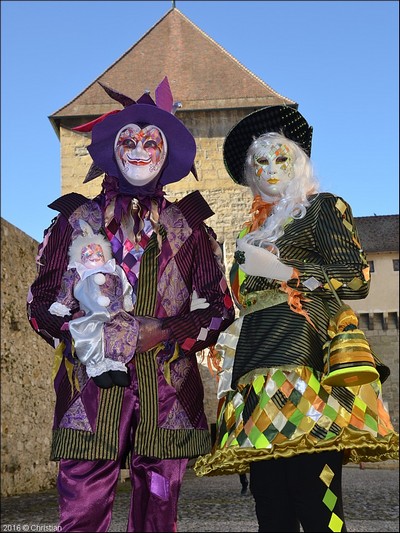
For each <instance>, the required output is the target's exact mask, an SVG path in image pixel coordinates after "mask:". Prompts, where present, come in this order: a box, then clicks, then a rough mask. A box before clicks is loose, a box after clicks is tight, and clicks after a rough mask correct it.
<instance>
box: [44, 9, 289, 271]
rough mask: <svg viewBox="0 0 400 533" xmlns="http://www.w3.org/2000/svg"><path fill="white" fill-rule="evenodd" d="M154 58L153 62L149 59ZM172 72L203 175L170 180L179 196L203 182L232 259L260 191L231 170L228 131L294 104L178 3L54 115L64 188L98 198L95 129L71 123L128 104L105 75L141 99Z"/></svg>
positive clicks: (227, 258) (169, 189) (172, 82)
mask: <svg viewBox="0 0 400 533" xmlns="http://www.w3.org/2000/svg"><path fill="white" fill-rule="evenodd" d="M148 57H151V58H152V60H151V61H148V60H147V58H148ZM164 76H168V80H169V83H170V85H171V89H172V94H173V96H174V98H175V99H176V100H178V101H179V102H181V104H182V108H181V109H180V110H178V111H177V114H176V116H177V117H178V118H179V119H180V120H182V122H183V123H184V124H185V126H186V127H187V128H188V129H189V130H190V131H191V133H192V134H193V136H194V137H195V139H196V144H197V157H196V168H197V173H198V177H199V180H198V181H196V180H195V178H194V177H193V176H192V175H190V176H188V177H187V178H185V179H184V180H181V181H180V182H178V183H176V184H173V185H170V186H168V187H167V188H166V189H165V190H166V191H167V194H168V198H169V199H170V200H175V199H179V198H181V197H182V196H184V195H185V194H187V193H188V192H191V191H192V190H193V189H199V190H200V191H201V193H202V194H203V196H204V197H205V199H206V200H207V202H208V203H209V204H210V206H211V208H212V209H213V211H214V212H215V215H214V216H213V217H212V218H211V219H209V220H208V221H207V223H208V224H209V225H211V226H212V227H213V228H214V230H215V231H216V233H217V237H218V240H219V242H220V243H221V244H222V245H223V249H224V254H225V264H226V265H227V266H228V265H230V264H231V261H232V255H233V243H234V238H235V236H236V234H237V232H238V230H239V229H240V227H241V225H242V224H243V222H244V220H245V217H246V213H247V212H248V210H249V208H250V205H251V200H252V196H251V195H250V194H249V192H248V189H247V188H246V187H242V186H240V185H236V184H235V183H234V182H233V181H232V180H231V179H230V177H229V176H228V174H227V172H226V170H225V167H224V163H223V158H222V145H223V141H224V138H225V136H226V134H227V133H228V131H229V130H230V129H231V127H232V126H234V125H235V124H236V123H237V122H238V121H239V120H240V119H241V118H242V117H244V116H246V115H247V114H249V113H251V112H252V111H255V110H256V109H259V108H262V107H265V106H268V105H278V104H284V105H290V106H294V107H297V104H296V102H294V101H293V100H290V99H289V98H286V97H284V96H282V95H280V94H278V93H277V92H276V91H274V90H273V89H272V88H271V87H270V86H268V85H267V84H266V83H264V82H263V81H262V80H261V79H259V78H258V77H257V76H255V75H254V74H252V73H251V72H250V71H249V70H248V69H247V68H246V67H244V66H243V65H242V64H240V63H239V62H238V61H237V60H236V59H235V58H234V57H233V56H232V55H230V54H229V53H228V52H227V51H226V50H224V49H223V48H222V47H221V46H220V45H219V44H218V43H216V42H215V41H214V40H213V39H211V38H210V37H208V36H207V35H206V34H205V33H204V32H203V31H202V30H201V29H200V28H198V27H197V26H196V25H195V24H193V23H192V22H191V21H190V20H189V19H188V18H187V17H185V16H184V15H183V14H182V13H181V12H180V11H179V10H178V9H176V8H172V9H171V10H169V11H168V12H167V13H166V15H165V16H164V17H162V18H161V19H160V20H159V21H158V22H157V23H156V24H155V25H154V26H153V27H152V28H150V29H149V31H148V32H147V33H146V34H145V35H144V36H143V37H142V38H141V39H139V41H138V42H137V43H135V44H134V45H133V46H132V47H131V48H130V49H129V50H128V51H127V52H126V53H125V54H124V55H123V56H122V57H120V58H119V59H117V60H116V61H115V63H113V64H112V65H111V66H110V67H109V68H108V69H107V70H106V71H105V72H104V73H103V74H101V75H100V76H99V77H98V78H97V79H96V80H94V81H93V83H92V84H91V85H89V86H88V87H87V88H86V89H84V90H83V91H82V92H81V93H80V94H79V95H78V96H76V98H74V99H73V100H72V101H71V102H69V103H68V104H66V105H65V106H63V107H62V108H61V109H59V110H58V111H56V112H55V113H53V114H52V115H51V116H50V117H49V118H50V121H51V123H52V125H53V127H54V129H55V131H56V133H57V135H58V136H59V138H60V142H61V187H62V193H63V194H65V193H68V192H71V191H75V192H79V193H81V194H84V195H86V196H88V197H94V196H95V195H96V194H97V193H98V192H99V190H100V184H101V181H102V178H97V179H96V180H94V181H92V182H89V183H88V184H85V185H83V184H82V181H83V179H84V177H85V175H86V172H87V170H88V169H89V166H90V164H91V158H90V156H89V154H88V152H87V150H86V146H87V145H88V144H90V134H79V133H76V132H74V131H72V129H71V128H73V127H75V126H78V125H80V124H83V123H85V122H88V121H90V120H93V119H95V118H97V117H98V116H100V115H102V114H104V113H107V112H109V111H112V110H114V109H120V108H121V106H119V104H118V103H116V102H115V101H114V100H112V99H111V98H110V97H109V96H108V95H107V94H106V93H105V91H104V90H103V89H102V88H101V86H100V85H99V84H98V83H97V82H99V81H100V82H102V83H104V84H105V85H107V86H109V87H111V88H113V89H115V90H117V91H118V92H120V93H122V94H126V95H127V96H129V97H130V98H132V99H134V100H135V99H137V98H139V97H140V96H141V95H142V94H143V93H144V92H145V90H150V92H151V95H152V96H154V89H155V88H156V87H157V85H158V84H159V83H160V82H161V80H162V79H163V78H164Z"/></svg>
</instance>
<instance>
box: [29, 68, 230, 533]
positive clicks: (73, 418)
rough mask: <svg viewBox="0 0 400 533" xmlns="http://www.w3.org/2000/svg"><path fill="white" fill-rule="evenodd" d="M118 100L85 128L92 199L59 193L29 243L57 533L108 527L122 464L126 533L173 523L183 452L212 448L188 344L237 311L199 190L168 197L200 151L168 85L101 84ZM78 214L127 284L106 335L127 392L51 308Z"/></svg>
mask: <svg viewBox="0 0 400 533" xmlns="http://www.w3.org/2000/svg"><path fill="white" fill-rule="evenodd" d="M103 88H104V89H105V90H106V92H107V93H108V95H109V96H110V97H111V98H113V99H114V100H116V101H118V102H119V103H120V104H122V106H123V109H117V110H115V111H112V112H111V113H107V114H106V115H103V116H101V117H99V118H98V119H95V120H94V121H92V122H90V123H88V124H82V125H81V126H78V127H77V128H74V129H75V130H76V131H78V132H79V131H80V132H89V131H92V140H91V144H90V145H89V146H88V151H89V153H90V156H91V158H92V160H93V163H92V166H91V167H90V169H89V172H88V175H87V177H86V178H85V182H87V181H89V180H91V179H94V178H96V177H98V176H99V175H101V174H105V177H104V179H103V183H102V190H101V192H100V194H99V195H98V196H96V197H95V198H94V199H92V200H90V199H88V198H86V197H84V196H83V195H81V194H78V193H74V192H72V193H69V194H66V195H64V196H62V197H61V198H59V199H58V200H56V201H55V202H53V203H52V204H51V205H50V206H49V207H51V208H52V209H54V210H56V211H57V212H58V215H57V216H56V217H55V219H54V220H53V222H52V224H51V226H50V227H49V228H48V229H47V230H46V231H45V233H44V240H43V242H42V243H41V244H40V245H39V250H38V256H37V263H38V273H37V277H36V279H35V281H34V282H33V284H32V285H31V287H30V291H29V294H28V318H29V321H30V323H31V325H32V327H33V329H34V330H35V331H36V332H37V333H38V334H39V335H40V336H41V337H43V338H44V339H45V340H46V341H47V342H48V343H50V344H51V345H52V346H54V347H56V359H55V368H54V376H55V377H54V387H55V392H56V405H55V414H54V426H53V439H52V448H51V458H52V459H53V460H56V461H59V474H58V479H57V488H58V494H59V509H60V522H59V529H60V531H107V530H108V528H109V526H110V522H111V516H112V508H113V502H114V497H115V491H116V487H117V483H118V479H119V472H120V469H121V468H124V466H125V464H126V465H128V467H129V470H130V481H131V485H132V496H131V503H130V508H129V516H128V520H127V531H138V532H139V531H141V532H145V531H146V532H147V531H153V532H154V531H159V532H164V531H176V530H177V506H178V497H179V491H180V487H181V483H182V479H183V476H184V473H185V469H186V465H187V462H188V459H189V458H194V457H197V456H198V455H199V454H204V453H207V452H208V451H209V450H210V433H209V429H208V424H207V420H206V417H205V414H204V409H203V396H204V391H203V386H202V382H201V378H200V374H199V370H198V366H197V359H196V352H198V351H201V350H203V349H205V348H206V347H208V346H210V345H212V344H214V343H215V342H216V340H217V338H218V335H219V333H220V332H221V331H223V330H224V329H225V328H226V327H227V326H229V324H231V322H232V321H233V319H234V305H233V301H232V299H231V296H230V292H229V289H228V285H227V282H226V279H225V277H224V275H223V272H222V271H221V268H220V264H219V258H218V257H217V255H216V253H217V251H218V250H217V248H218V245H217V242H216V236H215V233H214V232H213V230H212V229H211V228H210V227H208V226H207V225H206V224H205V222H204V221H205V220H206V219H208V218H209V217H210V216H211V215H212V214H213V212H212V210H211V209H210V207H209V206H208V204H207V203H206V202H205V200H204V199H203V197H202V196H201V194H200V193H199V192H198V191H195V192H193V193H191V194H189V195H187V196H185V197H184V198H182V199H181V200H179V201H176V202H170V201H168V200H167V198H166V197H165V192H164V191H163V187H164V186H165V185H167V184H169V183H172V182H177V181H179V180H181V179H182V178H184V177H185V176H187V175H188V174H189V173H190V172H191V171H192V172H193V173H195V172H196V171H195V167H194V159H195V154H196V145H195V141H194V138H193V136H192V135H191V133H190V132H189V131H188V130H187V128H186V127H185V126H184V125H183V124H182V123H181V122H180V121H179V120H178V119H177V118H176V117H175V116H174V114H173V111H174V109H176V106H175V105H174V104H173V100H172V94H171V89H170V86H169V83H168V79H167V78H166V77H165V78H164V80H163V81H162V82H161V83H160V85H159V86H158V87H157V88H156V90H155V100H153V98H152V97H151V96H150V95H149V94H148V93H144V94H143V95H142V96H141V97H140V98H139V99H138V100H137V101H134V100H132V99H130V98H129V97H127V96H125V95H122V94H120V93H118V92H117V91H115V90H113V89H111V88H109V87H106V86H104V85H103ZM82 221H84V222H85V223H86V224H88V225H89V226H90V227H91V228H92V230H93V231H94V232H97V233H99V232H102V233H104V234H105V235H106V236H107V238H108V240H109V242H110V243H111V248H112V255H113V258H114V259H115V261H116V263H117V265H119V266H120V267H121V268H122V269H123V271H124V272H125V274H126V276H127V278H128V281H129V283H130V285H131V288H132V296H131V298H132V308H133V310H132V311H131V312H130V313H129V314H128V313H126V315H128V316H125V315H123V316H122V317H120V318H121V320H120V321H119V325H118V328H116V330H115V332H114V333H113V335H114V338H113V339H112V341H113V343H115V344H119V345H121V346H124V349H125V350H127V349H128V348H129V347H130V351H129V353H124V362H125V363H126V365H127V369H128V373H127V374H128V375H129V386H127V387H110V388H99V387H97V386H96V384H95V383H94V380H93V378H92V377H89V376H88V373H87V372H86V367H85V365H83V364H81V362H80V360H79V358H78V357H77V356H76V353H75V350H74V344H73V342H72V337H71V332H70V331H69V321H70V320H75V319H76V318H79V317H80V316H84V311H83V310H82V309H80V307H79V306H76V308H74V309H72V310H71V314H70V316H66V317H60V316H55V315H53V314H51V313H50V312H49V307H50V306H51V304H52V303H53V302H54V301H55V300H56V298H57V295H58V294H59V291H60V287H61V283H62V279H63V274H64V272H65V270H66V269H67V265H68V250H69V247H70V244H71V240H72V239H73V238H74V236H75V235H74V232H75V231H76V230H77V225H79V226H81V223H82Z"/></svg>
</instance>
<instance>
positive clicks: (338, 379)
mask: <svg viewBox="0 0 400 533" xmlns="http://www.w3.org/2000/svg"><path fill="white" fill-rule="evenodd" d="M322 349H323V354H324V362H325V366H324V374H325V375H324V377H323V378H322V380H321V383H322V384H323V385H329V386H332V387H354V386H357V385H365V384H366V383H371V382H372V381H375V380H376V379H378V378H379V373H378V371H377V370H376V368H375V360H374V356H373V354H372V352H371V348H370V346H369V343H368V341H367V339H366V337H365V334H364V332H363V331H361V330H360V329H351V330H350V331H343V332H341V333H337V334H336V335H335V336H334V337H333V338H332V339H331V340H329V341H327V342H326V343H325V344H324V346H323V348H322Z"/></svg>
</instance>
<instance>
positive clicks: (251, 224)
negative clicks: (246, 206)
mask: <svg viewBox="0 0 400 533" xmlns="http://www.w3.org/2000/svg"><path fill="white" fill-rule="evenodd" d="M274 205H275V204H270V203H268V202H264V200H262V198H261V196H260V195H259V194H257V195H256V196H255V197H254V200H253V203H252V206H251V209H250V211H249V213H250V214H251V215H252V217H251V220H249V221H248V222H246V223H245V224H243V227H244V228H250V229H249V232H251V231H254V230H257V229H258V228H259V227H260V226H261V225H262V224H263V222H264V221H265V219H266V218H267V217H268V216H269V215H270V214H271V211H272V209H273V207H274Z"/></svg>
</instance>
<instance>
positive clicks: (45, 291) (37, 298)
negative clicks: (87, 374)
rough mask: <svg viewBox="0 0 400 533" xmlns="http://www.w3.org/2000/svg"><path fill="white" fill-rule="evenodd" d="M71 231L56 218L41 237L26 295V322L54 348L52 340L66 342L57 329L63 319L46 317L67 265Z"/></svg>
mask: <svg viewBox="0 0 400 533" xmlns="http://www.w3.org/2000/svg"><path fill="white" fill-rule="evenodd" d="M71 235H72V227H71V226H70V225H69V223H68V220H67V219H66V218H65V216H64V215H62V214H60V215H59V216H58V218H57V220H56V221H55V223H54V224H53V226H51V227H50V228H49V230H48V232H47V235H46V234H45V237H46V239H45V241H46V242H45V243H42V244H41V245H39V250H40V258H39V259H38V272H37V276H36V279H35V281H34V282H33V283H32V285H31V286H30V289H29V294H28V304H27V312H28V319H29V322H30V324H31V326H32V327H33V329H34V330H35V331H36V332H37V333H38V334H39V335H40V336H41V337H43V338H44V339H45V340H46V342H48V343H49V344H51V345H52V346H55V345H56V344H57V342H56V339H58V340H64V341H67V344H69V342H70V334H69V332H68V331H62V330H61V327H62V325H63V324H64V323H65V321H66V318H63V317H58V316H54V315H52V314H51V313H49V311H48V309H49V307H50V305H51V304H52V303H53V302H55V301H56V300H57V296H58V293H59V291H60V288H61V284H62V278H63V274H64V272H65V270H66V269H67V264H68V247H69V244H70V240H71Z"/></svg>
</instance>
